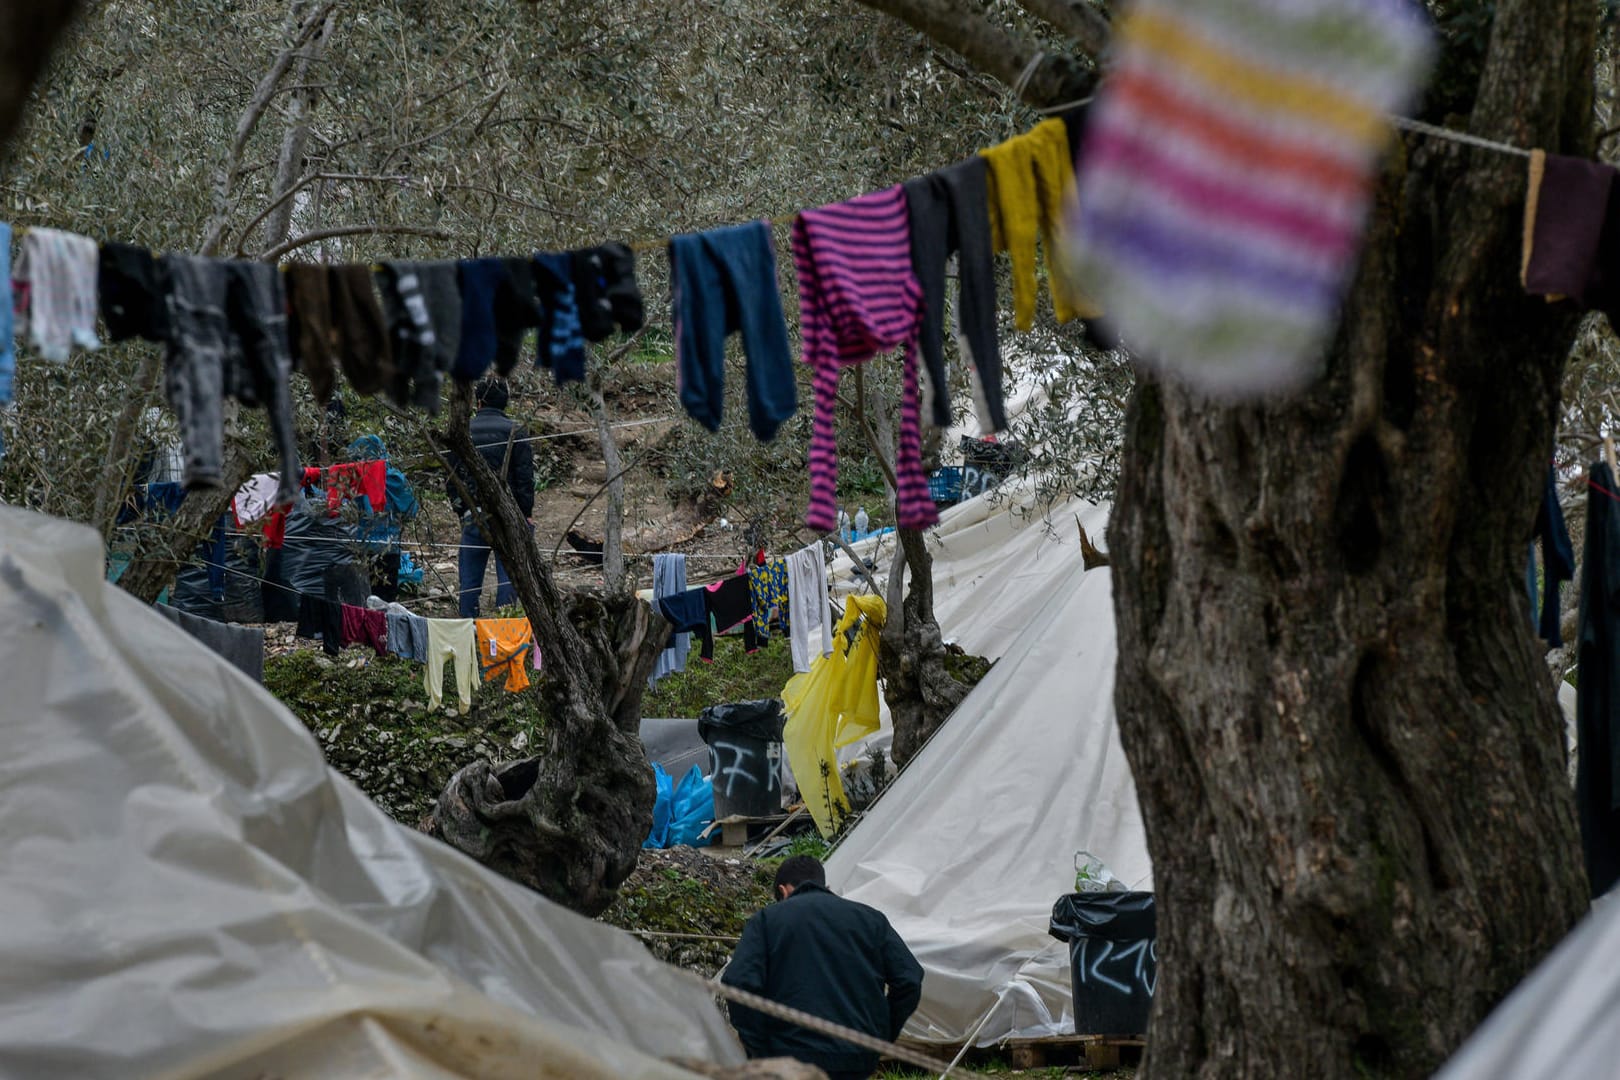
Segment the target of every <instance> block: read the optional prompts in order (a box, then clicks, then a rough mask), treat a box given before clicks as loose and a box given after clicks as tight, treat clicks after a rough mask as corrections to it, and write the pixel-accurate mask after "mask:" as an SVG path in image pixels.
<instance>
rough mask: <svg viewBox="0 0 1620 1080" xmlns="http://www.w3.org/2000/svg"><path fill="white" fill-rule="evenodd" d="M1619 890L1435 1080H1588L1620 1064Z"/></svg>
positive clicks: (1598, 905)
mask: <svg viewBox="0 0 1620 1080" xmlns="http://www.w3.org/2000/svg"><path fill="white" fill-rule="evenodd" d="M1617 956H1620V896H1617V895H1615V894H1614V893H1610V894H1609V895H1608V896H1606V897H1603V898H1600V899H1599V900H1598V901H1597V902H1596V904H1595V905H1594V907H1593V911H1592V913H1591V914H1590V915H1588V916H1587V917H1586V919H1585V920H1584V921H1583V922H1582V923H1581V924H1580V925H1579V926H1577V927H1576V928H1575V929H1574V930H1573V931H1572V932H1571V933H1570V935H1569V936H1568V937H1567V938H1565V939H1564V941H1563V943H1562V944H1560V945H1559V946H1558V948H1556V949H1554V950H1553V951H1552V954H1551V955H1550V956H1548V957H1547V959H1546V960H1544V961H1542V963H1541V965H1540V966H1539V967H1537V968H1536V970H1535V971H1533V972H1531V973H1530V976H1529V977H1528V978H1527V979H1525V981H1524V982H1522V983H1520V984H1519V987H1518V989H1517V990H1515V991H1513V993H1512V994H1511V995H1509V996H1508V999H1507V1000H1506V1001H1504V1002H1503V1003H1502V1004H1501V1005H1499V1006H1498V1007H1497V1009H1496V1011H1495V1012H1493V1013H1491V1015H1490V1016H1489V1017H1487V1018H1486V1020H1485V1023H1484V1024H1482V1025H1481V1026H1480V1028H1479V1030H1478V1031H1476V1032H1475V1033H1474V1034H1473V1036H1472V1037H1470V1038H1469V1040H1468V1041H1467V1042H1466V1043H1464V1044H1463V1047H1462V1049H1461V1050H1459V1051H1457V1053H1456V1055H1455V1056H1454V1057H1453V1058H1452V1059H1451V1061H1450V1062H1448V1063H1447V1065H1446V1067H1445V1068H1443V1069H1441V1070H1440V1071H1439V1072H1438V1073H1436V1074H1435V1080H1586V1078H1588V1077H1599V1076H1614V1075H1615V1074H1616V1072H1617V1071H1620V1066H1617V1065H1616V1062H1617V1061H1620V963H1616V961H1615V958H1616V957H1617Z"/></svg>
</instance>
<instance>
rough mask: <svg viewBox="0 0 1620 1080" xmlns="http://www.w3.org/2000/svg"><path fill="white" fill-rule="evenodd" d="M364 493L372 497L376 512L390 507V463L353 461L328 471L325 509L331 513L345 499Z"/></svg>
mask: <svg viewBox="0 0 1620 1080" xmlns="http://www.w3.org/2000/svg"><path fill="white" fill-rule="evenodd" d="M361 495H364V496H365V497H366V498H368V499H370V500H371V509H372V512H374V513H378V514H380V513H382V512H383V511H384V510H386V509H388V466H387V465H386V464H385V463H383V462H381V461H353V462H349V463H347V464H344V465H333V466H332V467H330V468H329V469H327V470H326V508H327V509H328V510H330V511H331V512H332V513H334V514H335V513H337V509H338V507H339V506H340V505H342V503H343V500H344V499H353V498H357V497H359V496H361Z"/></svg>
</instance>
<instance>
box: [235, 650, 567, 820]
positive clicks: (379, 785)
mask: <svg viewBox="0 0 1620 1080" xmlns="http://www.w3.org/2000/svg"><path fill="white" fill-rule="evenodd" d="M449 670H450V665H446V671H447V673H448V671H449ZM264 682H265V687H266V688H267V689H268V690H269V691H270V692H271V693H272V694H274V695H275V696H276V697H277V698H279V699H280V700H281V701H282V703H283V704H285V705H286V706H287V707H288V708H289V709H291V710H292V712H293V714H294V715H296V716H297V717H298V718H299V719H300V720H302V721H303V723H304V726H305V727H307V728H309V729H310V731H311V732H313V733H314V735H315V737H316V738H317V739H319V740H320V743H321V749H322V751H323V752H324V753H325V754H326V760H327V761H328V762H329V763H330V764H331V765H332V767H333V768H335V769H337V770H338V771H339V772H341V773H343V774H344V775H345V776H347V777H348V778H349V779H350V780H353V781H354V782H355V783H356V784H357V785H359V787H360V789H361V790H362V791H364V792H365V793H366V794H367V795H368V796H370V797H371V798H372V800H374V801H375V802H376V803H377V804H378V805H380V806H381V807H382V808H383V809H384V810H386V811H388V813H389V814H391V815H392V816H393V817H395V818H396V819H398V820H399V821H401V822H403V823H405V824H407V825H411V826H413V827H419V826H420V825H421V824H422V822H423V820H424V819H425V818H426V817H427V815H428V814H430V813H431V812H432V810H433V807H434V805H435V803H436V802H437V801H438V798H439V793H440V792H441V791H443V790H444V785H445V784H446V783H447V782H448V781H449V779H450V777H451V776H452V775H454V774H455V772H456V770H457V769H460V768H461V767H462V766H464V765H467V764H468V763H470V762H472V761H474V760H476V759H477V758H479V757H491V758H496V759H502V758H515V757H522V756H524V755H525V754H527V753H532V752H533V751H532V750H531V749H530V748H531V747H534V746H535V745H537V743H538V735H539V732H540V730H541V728H542V727H543V725H544V717H543V716H542V715H541V713H540V711H539V709H538V707H537V704H536V696H535V695H534V694H532V693H518V694H509V693H506V692H504V690H502V689H498V688H496V687H494V686H479V687H477V688H476V689H475V690H474V693H473V707H472V710H471V711H470V712H469V713H468V714H467V715H466V716H456V715H454V714H452V713H448V712H445V711H439V712H428V711H427V691H426V689H425V687H424V685H423V667H422V665H421V664H416V663H412V662H410V661H405V660H398V659H394V658H392V657H378V656H374V655H372V654H370V653H368V652H366V651H364V650H360V649H350V650H348V651H346V652H345V653H343V655H341V656H339V657H338V658H337V659H335V660H334V659H331V658H329V657H327V656H325V655H324V654H323V653H321V652H319V651H317V650H310V649H305V650H300V651H298V652H293V653H288V654H287V655H285V656H278V657H273V658H271V659H269V660H267V661H266V662H265V670H264ZM445 700H446V701H447V702H449V703H454V702H455V700H456V695H455V688H454V685H453V684H448V680H447V685H446V687H445Z"/></svg>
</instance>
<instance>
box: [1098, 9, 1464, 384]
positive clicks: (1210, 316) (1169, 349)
mask: <svg viewBox="0 0 1620 1080" xmlns="http://www.w3.org/2000/svg"><path fill="white" fill-rule="evenodd" d="M1115 37H1116V40H1117V52H1116V53H1115V56H1114V63H1113V67H1112V70H1111V72H1110V74H1109V77H1108V79H1107V80H1106V81H1105V82H1104V84H1103V89H1102V91H1101V92H1100V93H1099V95H1098V98H1097V101H1096V102H1095V103H1094V104H1093V105H1092V107H1091V111H1090V115H1089V116H1088V117H1087V119H1086V130H1085V140H1084V145H1083V146H1082V147H1081V150H1080V155H1079V160H1078V162H1077V165H1076V170H1075V171H1076V173H1077V174H1078V200H1077V208H1076V210H1075V211H1074V212H1073V214H1072V215H1071V219H1070V230H1069V237H1068V246H1069V249H1070V255H1071V257H1072V258H1073V259H1074V261H1075V264H1076V269H1077V271H1078V273H1079V275H1080V278H1079V280H1080V283H1081V284H1082V285H1083V286H1085V287H1086V288H1087V289H1088V290H1089V291H1091V292H1093V293H1094V295H1095V296H1096V298H1097V299H1098V300H1099V301H1100V302H1101V303H1102V305H1103V307H1104V308H1105V309H1106V311H1107V319H1106V321H1107V322H1108V323H1109V324H1111V326H1112V327H1113V329H1114V330H1115V331H1117V333H1118V334H1119V336H1120V338H1121V339H1122V342H1123V344H1124V345H1125V346H1126V347H1127V348H1129V350H1130V352H1131V354H1132V355H1133V356H1135V357H1136V358H1138V359H1139V360H1140V361H1141V362H1142V363H1144V364H1146V365H1147V366H1148V367H1150V368H1152V369H1154V370H1156V371H1159V372H1163V373H1166V374H1169V375H1172V376H1174V377H1175V378H1177V379H1179V380H1181V381H1183V382H1185V383H1186V384H1188V385H1189V386H1192V387H1194V388H1195V389H1198V390H1200V391H1202V392H1204V393H1206V394H1210V395H1215V396H1221V397H1228V398H1242V397H1254V396H1259V395H1263V394H1267V393H1275V392H1282V391H1286V390H1289V389H1294V388H1297V387H1299V386H1300V385H1302V384H1303V383H1304V382H1305V381H1307V380H1308V379H1310V378H1313V377H1314V376H1315V375H1316V373H1317V372H1318V371H1319V370H1320V369H1321V356H1322V349H1323V347H1324V345H1325V344H1326V342H1327V340H1328V338H1329V336H1330V335H1331V333H1332V330H1333V325H1334V320H1335V315H1336V312H1337V309H1338V305H1339V302H1340V299H1341V296H1342V293H1343V291H1344V289H1345V287H1346V284H1347V283H1348V280H1349V276H1350V272H1351V269H1352V267H1353V265H1354V260H1355V257H1356V251H1357V247H1358V245H1359V243H1360V237H1361V230H1362V225H1363V222H1364V220H1365V218H1366V214H1367V208H1368V205H1369V201H1370V193H1371V187H1372V182H1373V178H1374V171H1373V169H1374V165H1375V159H1376V158H1377V155H1378V154H1379V152H1380V151H1381V150H1382V149H1383V148H1384V146H1385V144H1386V143H1387V141H1388V139H1389V125H1388V121H1387V114H1388V113H1390V112H1392V111H1394V110H1396V109H1398V108H1400V107H1401V106H1402V105H1403V104H1404V103H1405V102H1406V101H1407V100H1408V99H1409V98H1410V97H1411V96H1412V94H1413V91H1414V90H1415V89H1416V87H1417V84H1418V82H1419V80H1420V79H1421V78H1422V76H1423V74H1424V71H1425V69H1426V68H1427V65H1428V62H1429V57H1430V54H1431V51H1432V39H1431V34H1430V32H1429V28H1428V25H1427V20H1426V17H1425V16H1424V15H1423V13H1422V11H1421V9H1420V8H1419V6H1418V5H1415V4H1413V3H1411V2H1410V0H1286V2H1283V0H1216V2H1213V3H1210V2H1203V0H1200V2H1194V0H1137V2H1136V3H1135V5H1134V6H1133V7H1132V8H1131V9H1130V11H1129V13H1128V14H1127V15H1126V17H1125V18H1124V19H1123V20H1121V21H1120V23H1119V24H1118V29H1117V30H1116V32H1115Z"/></svg>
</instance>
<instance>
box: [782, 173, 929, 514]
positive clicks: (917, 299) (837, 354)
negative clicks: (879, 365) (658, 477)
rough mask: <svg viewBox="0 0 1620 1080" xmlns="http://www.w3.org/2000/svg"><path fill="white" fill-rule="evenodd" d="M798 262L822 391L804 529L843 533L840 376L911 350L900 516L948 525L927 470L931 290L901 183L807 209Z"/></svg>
mask: <svg viewBox="0 0 1620 1080" xmlns="http://www.w3.org/2000/svg"><path fill="white" fill-rule="evenodd" d="M793 264H794V267H795V268H796V269H797V270H798V274H799V331H800V335H801V336H802V338H803V339H804V362H805V363H806V364H809V365H810V368H811V371H812V379H813V382H814V385H815V397H816V404H815V420H814V425H813V427H812V428H811V435H810V508H809V510H808V511H806V513H805V522H806V523H807V524H808V525H809V526H810V527H811V528H813V529H817V530H820V531H821V532H831V531H832V530H833V529H835V528H837V527H838V503H837V487H838V439H837V436H836V434H835V431H834V428H833V415H834V413H835V412H836V411H837V407H838V373H839V372H840V371H841V370H842V369H843V368H845V367H848V366H849V365H852V364H860V363H864V362H866V361H867V360H870V359H871V358H872V357H873V356H875V355H876V354H877V353H879V352H882V351H885V350H888V349H895V348H899V349H902V350H903V352H904V369H903V372H902V384H901V386H902V389H901V397H900V445H899V447H898V448H897V450H896V454H895V456H896V458H897V460H896V461H895V475H896V479H897V480H898V481H899V491H898V492H897V497H896V500H895V501H896V503H897V504H898V505H897V509H896V518H897V520H898V521H899V524H900V527H901V528H903V529H925V528H927V527H928V526H930V525H932V524H934V523H935V522H937V521H938V520H939V512H938V511H937V510H936V509H935V508H934V502H933V500H932V499H931V498H929V495H928V478H927V476H925V475H924V474H923V471H922V433H921V428H920V427H919V421H918V413H919V411H920V397H921V395H920V393H919V390H918V377H917V338H918V335H919V334H920V333H921V330H922V302H923V296H922V286H921V285H919V284H918V283H917V275H916V274H915V273H913V272H912V269H911V225H910V219H909V218H908V216H907V205H906V196H905V192H904V191H903V190H901V188H900V185H898V184H896V185H895V186H894V187H892V188H887V189H885V190H883V191H875V192H872V193H871V194H869V195H861V196H859V197H858V198H854V199H850V200H849V201H848V202H842V203H837V204H834V205H832V206H823V207H821V208H820V209H817V210H806V211H804V213H802V214H800V215H799V216H798V217H797V218H795V219H794V221H793Z"/></svg>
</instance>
